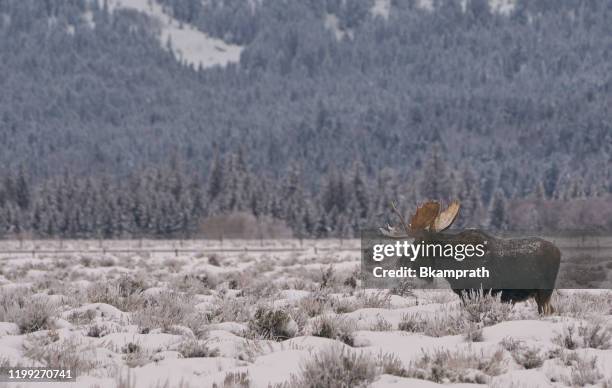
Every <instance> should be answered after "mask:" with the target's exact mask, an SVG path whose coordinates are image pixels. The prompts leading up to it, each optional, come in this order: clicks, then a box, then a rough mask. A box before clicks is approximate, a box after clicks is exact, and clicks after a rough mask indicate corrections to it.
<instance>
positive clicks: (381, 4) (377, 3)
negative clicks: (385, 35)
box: [370, 0, 391, 19]
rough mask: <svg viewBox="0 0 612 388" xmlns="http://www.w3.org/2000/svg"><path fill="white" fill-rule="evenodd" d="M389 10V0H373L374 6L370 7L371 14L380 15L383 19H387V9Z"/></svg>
mask: <svg viewBox="0 0 612 388" xmlns="http://www.w3.org/2000/svg"><path fill="white" fill-rule="evenodd" d="M390 10H391V0H374V6H372V9H370V12H372V15H375V16H380V17H382V18H383V19H389V11H390Z"/></svg>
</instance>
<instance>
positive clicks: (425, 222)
mask: <svg viewBox="0 0 612 388" xmlns="http://www.w3.org/2000/svg"><path fill="white" fill-rule="evenodd" d="M460 207H461V205H460V204H459V201H456V200H455V201H453V202H451V203H450V205H448V207H447V208H446V209H444V210H443V211H440V208H441V207H440V203H439V202H436V201H427V202H425V203H423V204H422V205H421V206H419V207H418V208H417V210H416V212H415V213H414V214H413V215H412V217H411V219H410V223H407V222H406V220H405V219H404V216H403V215H402V213H401V212H400V211H399V210H398V209H397V208H396V207H395V205H393V210H394V211H395V213H396V214H397V215H398V217H399V219H400V225H399V226H394V227H392V226H388V227H387V229H383V230H382V232H383V234H384V235H386V236H388V237H393V238H409V237H412V238H422V237H425V236H427V235H431V234H435V233H440V232H443V231H445V230H446V229H448V228H449V227H450V226H451V225H452V224H453V222H454V221H455V219H456V218H457V215H458V214H459V208H460Z"/></svg>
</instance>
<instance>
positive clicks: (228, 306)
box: [208, 293, 251, 322]
mask: <svg viewBox="0 0 612 388" xmlns="http://www.w3.org/2000/svg"><path fill="white" fill-rule="evenodd" d="M250 305H251V301H250V300H249V299H248V298H245V297H234V296H228V295H227V294H223V293H221V294H219V295H217V296H216V297H215V298H214V299H213V302H212V307H211V308H210V310H209V312H208V316H209V318H210V321H212V322H246V321H248V320H249V319H250V317H251V312H250V310H249V306H250Z"/></svg>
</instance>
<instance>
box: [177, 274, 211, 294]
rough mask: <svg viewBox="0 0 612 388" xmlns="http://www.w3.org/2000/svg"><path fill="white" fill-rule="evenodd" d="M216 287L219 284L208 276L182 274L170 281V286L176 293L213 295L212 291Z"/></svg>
mask: <svg viewBox="0 0 612 388" xmlns="http://www.w3.org/2000/svg"><path fill="white" fill-rule="evenodd" d="M216 285H217V282H216V281H214V280H212V279H211V277H210V276H208V275H206V274H204V275H194V274H181V275H175V276H174V277H173V278H172V279H171V280H170V283H169V285H168V286H169V288H170V289H171V290H174V291H179V292H188V293H191V294H203V295H209V294H210V293H211V289H214V287H216Z"/></svg>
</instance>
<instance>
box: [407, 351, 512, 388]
mask: <svg viewBox="0 0 612 388" xmlns="http://www.w3.org/2000/svg"><path fill="white" fill-rule="evenodd" d="M505 364H506V362H505V359H504V354H503V351H502V350H498V351H496V352H494V353H493V354H491V355H487V354H485V353H484V352H480V353H475V352H472V351H470V350H455V351H450V350H436V351H434V352H433V353H431V354H430V353H426V352H424V353H423V355H422V356H421V358H419V359H418V360H417V361H415V362H413V363H411V364H410V365H409V367H408V370H407V376H409V377H413V378H417V379H423V380H430V381H435V382H437V383H447V382H453V383H476V384H487V383H488V382H489V380H490V378H491V377H492V376H497V375H500V374H502V373H504V372H505V370H506V365H505Z"/></svg>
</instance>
